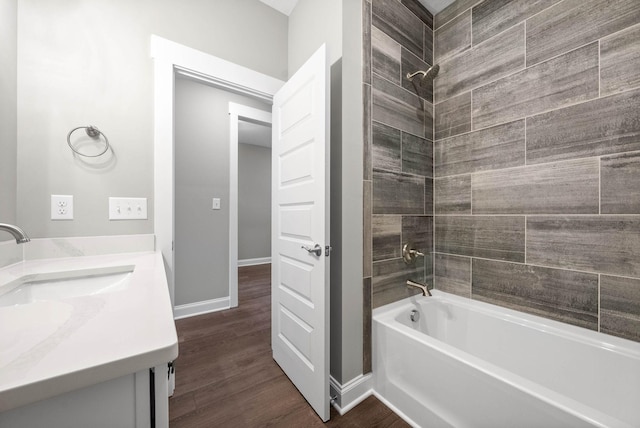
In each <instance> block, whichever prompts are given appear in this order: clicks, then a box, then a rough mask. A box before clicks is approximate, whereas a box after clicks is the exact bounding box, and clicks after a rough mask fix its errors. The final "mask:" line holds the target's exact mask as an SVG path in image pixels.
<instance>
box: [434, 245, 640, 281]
mask: <svg viewBox="0 0 640 428" xmlns="http://www.w3.org/2000/svg"><path fill="white" fill-rule="evenodd" d="M436 253H437V254H443V255H447V256H455V257H465V258H470V259H476V260H485V261H488V262H496V263H512V264H516V265H521V266H525V265H526V266H532V267H537V268H543V269H552V270H562V271H569V272H578V273H584V274H588V275H606V276H612V277H615V278H624V279H634V280H640V276H638V277H633V276H624V275H618V274H611V273H606V272H593V271H586V270H579V269H573V268H569V267H558V266H551V265H540V264H536V263H526V264H525V263H524V262H516V261H512V260H500V259H490V258H487V257H478V256H469V255H467V254H457V253H447V252H445V251H436Z"/></svg>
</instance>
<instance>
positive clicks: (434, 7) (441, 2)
mask: <svg viewBox="0 0 640 428" xmlns="http://www.w3.org/2000/svg"><path fill="white" fill-rule="evenodd" d="M260 1H261V2H262V3H264V4H266V5H268V6H271V7H272V8H274V9H276V10H277V11H279V12H281V13H284V14H285V15H287V16H289V15H290V14H291V12H292V11H293V8H295V7H296V4H297V3H298V0H260ZM418 1H419V2H420V3H422V5H423V6H424V7H426V8H427V9H429V12H431V13H432V14H434V15H435V14H436V13H438V12H440V11H441V10H442V9H444V8H445V7H447V6H449V5H450V4H451V3H453V2H454V0H418Z"/></svg>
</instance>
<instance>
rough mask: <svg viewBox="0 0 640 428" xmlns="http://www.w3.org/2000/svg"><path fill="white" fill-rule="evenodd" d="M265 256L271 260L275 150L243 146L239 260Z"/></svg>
mask: <svg viewBox="0 0 640 428" xmlns="http://www.w3.org/2000/svg"><path fill="white" fill-rule="evenodd" d="M239 138H241V137H239ZM264 257H271V149H270V148H268V147H261V146H255V145H251V144H240V145H238V260H246V259H257V258H264Z"/></svg>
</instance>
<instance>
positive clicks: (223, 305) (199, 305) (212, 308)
mask: <svg viewBox="0 0 640 428" xmlns="http://www.w3.org/2000/svg"><path fill="white" fill-rule="evenodd" d="M229 307H230V306H229V298H228V297H221V298H219V299H211V300H203V301H202V302H195V303H187V304H185V305H177V306H175V307H174V308H173V319H175V320H179V319H181V318H188V317H193V316H196V315H202V314H208V313H210V312H218V311H223V310H225V309H229Z"/></svg>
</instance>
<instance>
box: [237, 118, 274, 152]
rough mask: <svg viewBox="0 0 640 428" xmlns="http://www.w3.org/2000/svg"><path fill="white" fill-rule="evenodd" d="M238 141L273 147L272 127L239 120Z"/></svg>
mask: <svg viewBox="0 0 640 428" xmlns="http://www.w3.org/2000/svg"><path fill="white" fill-rule="evenodd" d="M238 143H240V144H251V145H254V146H262V147H267V148H271V127H270V126H265V125H259V124H257V123H252V122H247V121H244V120H239V121H238Z"/></svg>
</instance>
